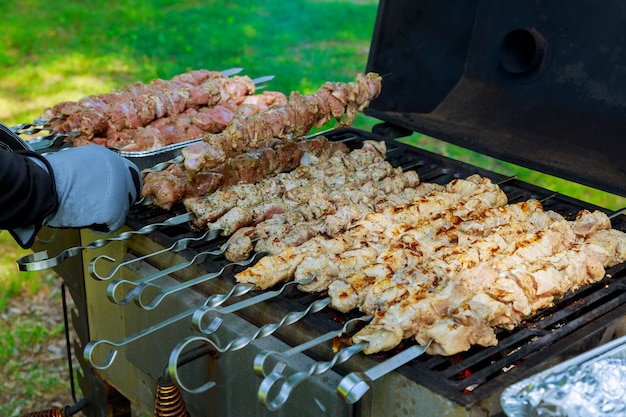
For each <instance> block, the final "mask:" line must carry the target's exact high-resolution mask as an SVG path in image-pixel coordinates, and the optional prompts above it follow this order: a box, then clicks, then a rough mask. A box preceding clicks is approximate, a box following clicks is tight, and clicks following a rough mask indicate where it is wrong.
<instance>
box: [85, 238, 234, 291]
mask: <svg viewBox="0 0 626 417" xmlns="http://www.w3.org/2000/svg"><path fill="white" fill-rule="evenodd" d="M216 237H217V236H216V235H215V233H214V232H213V231H212V230H207V231H206V232H204V234H203V235H202V236H199V237H186V238H183V239H180V240H178V241H176V242H175V243H174V244H172V245H171V246H170V247H168V248H165V249H161V250H159V251H156V252H152V253H149V254H147V255H144V256H140V257H138V258H134V259H131V260H128V261H125V262H120V263H119V264H117V265H115V266H114V267H113V268H112V269H111V270H110V271H109V272H108V273H107V274H106V275H101V274H100V273H99V272H98V271H97V270H96V269H97V268H96V263H97V262H98V261H100V260H105V261H107V262H116V260H115V258H112V257H110V256H108V255H98V256H96V257H95V258H93V259H92V260H91V262H89V266H88V269H89V274H90V275H91V276H92V277H93V278H94V279H96V280H98V281H108V280H109V279H111V278H113V276H114V275H115V274H116V273H117V272H118V271H119V270H120V269H121V268H122V267H126V266H128V265H130V264H133V263H135V262H140V261H144V260H146V259H148V258H151V257H154V256H157V255H161V254H163V253H167V252H172V253H177V252H180V251H182V250H185V249H187V248H188V247H189V245H191V244H192V243H196V242H203V241H210V240H213V239H215V238H216ZM223 252H224V250H220V251H216V252H215V255H220V254H222V253H223Z"/></svg>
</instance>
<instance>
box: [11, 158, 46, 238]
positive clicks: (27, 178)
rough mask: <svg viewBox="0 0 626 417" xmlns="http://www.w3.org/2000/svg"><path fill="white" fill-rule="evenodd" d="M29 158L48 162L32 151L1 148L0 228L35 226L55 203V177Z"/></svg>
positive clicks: (37, 227) (37, 226)
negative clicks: (10, 150)
mask: <svg viewBox="0 0 626 417" xmlns="http://www.w3.org/2000/svg"><path fill="white" fill-rule="evenodd" d="M27 155H28V156H30V157H34V158H37V159H39V160H41V161H42V162H43V163H44V164H46V165H47V161H45V160H44V159H43V158H42V157H40V156H39V155H38V154H36V153H34V152H28V151H17V152H9V151H6V150H4V149H2V148H0V229H5V230H10V229H15V228H19V227H26V226H31V225H35V227H36V229H37V230H39V228H40V227H41V223H42V222H43V219H44V218H45V217H46V216H47V215H48V214H50V213H52V212H53V211H54V210H56V207H57V205H58V203H57V195H56V190H55V186H54V179H53V178H52V176H51V175H50V174H48V172H47V171H46V170H45V169H44V168H43V167H41V166H39V165H38V164H37V163H35V162H34V161H33V160H32V159H31V158H29V157H28V156H27Z"/></svg>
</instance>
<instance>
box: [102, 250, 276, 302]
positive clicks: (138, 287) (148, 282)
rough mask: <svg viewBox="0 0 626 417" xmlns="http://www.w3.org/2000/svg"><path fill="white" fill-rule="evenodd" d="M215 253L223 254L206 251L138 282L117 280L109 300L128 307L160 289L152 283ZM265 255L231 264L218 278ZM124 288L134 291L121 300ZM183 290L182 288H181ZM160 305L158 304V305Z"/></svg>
mask: <svg viewBox="0 0 626 417" xmlns="http://www.w3.org/2000/svg"><path fill="white" fill-rule="evenodd" d="M215 253H221V250H219V251H205V252H200V253H198V254H197V255H195V256H194V257H193V258H192V259H190V260H189V261H186V262H181V263H179V264H177V265H173V266H171V267H169V268H165V269H162V270H159V271H157V272H155V273H153V274H150V275H147V276H145V277H143V278H141V279H138V280H136V281H130V280H126V279H115V280H113V281H111V283H110V284H109V285H108V286H107V291H106V293H107V297H108V298H109V300H110V301H111V302H113V303H115V304H117V305H126V304H128V303H130V302H131V301H132V300H133V299H139V298H140V297H141V294H142V292H143V291H145V289H146V288H147V287H148V286H151V287H153V288H158V289H160V288H159V287H157V286H156V285H154V284H152V281H155V280H157V279H159V278H163V277H164V276H166V275H169V274H172V273H174V272H177V271H180V270H181V269H184V268H187V267H189V266H191V265H194V264H197V263H202V262H204V261H206V260H207V259H208V258H209V257H211V256H215ZM264 254H265V253H255V254H254V255H253V256H252V257H250V259H247V260H245V261H241V262H233V263H230V264H228V265H226V266H224V267H223V268H222V270H221V271H219V272H218V274H217V276H220V275H222V274H223V273H224V271H225V270H227V269H230V268H234V267H236V266H247V265H249V264H250V263H252V262H254V261H255V260H256V257H257V256H259V255H260V256H263V255H264ZM213 275H214V274H207V275H203V276H202V277H200V278H198V279H196V280H192V281H193V283H192V284H189V285H188V286H192V285H196V284H198V283H200V282H202V281H203V280H205V279H207V276H208V277H210V278H208V279H212V278H214V276H213ZM185 284H186V283H183V284H181V286H183V285H185ZM122 286H130V287H132V289H130V290H129V291H127V292H126V294H125V295H124V297H123V298H121V299H120V298H119V297H118V293H119V291H118V289H119V288H121V287H122ZM181 289H182V288H181ZM157 304H158V303H157ZM138 305H139V306H142V303H141V302H138ZM147 306H148V309H150V303H148V304H147Z"/></svg>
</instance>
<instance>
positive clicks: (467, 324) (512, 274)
mask: <svg viewBox="0 0 626 417" xmlns="http://www.w3.org/2000/svg"><path fill="white" fill-rule="evenodd" d="M589 216H591V217H593V218H595V220H596V221H597V222H598V224H599V226H598V227H597V228H596V229H595V232H593V233H591V234H587V236H581V235H579V234H576V230H578V228H579V226H580V224H581V223H584V222H587V223H588V222H589V219H590V217H589ZM603 217H604V218H603ZM603 225H604V226H603ZM604 227H606V216H604V215H603V214H601V213H598V212H595V213H591V214H590V213H588V212H584V211H583V212H581V214H580V215H579V217H578V219H577V221H574V222H567V221H565V220H557V221H554V222H552V223H551V224H550V225H549V226H548V227H546V228H545V229H540V230H538V231H536V232H534V233H527V234H525V235H522V237H521V238H520V239H516V240H513V241H512V242H511V243H509V246H507V247H506V248H505V249H504V250H501V251H500V252H499V253H498V254H496V255H495V256H493V257H492V258H490V259H487V260H485V261H483V262H481V263H479V264H477V265H476V266H475V267H473V268H468V269H462V270H459V271H457V273H453V274H451V275H450V276H449V277H447V276H441V275H440V276H439V281H438V285H437V286H436V288H432V289H429V291H424V290H421V291H420V290H416V291H415V292H413V293H412V294H411V295H409V296H408V297H406V298H404V299H402V300H400V301H398V302H397V303H394V304H392V305H391V306H390V307H389V308H388V309H386V310H380V311H378V312H377V313H376V316H375V318H374V320H373V321H372V323H371V324H370V325H368V326H366V327H365V328H364V329H363V330H362V331H361V332H359V333H358V334H357V335H355V337H354V338H353V340H354V341H355V342H369V343H370V346H369V347H368V349H367V353H373V352H376V351H380V350H387V349H389V348H392V347H393V346H395V345H397V343H399V342H400V341H401V340H402V339H403V338H409V337H415V338H416V340H417V341H418V342H419V343H423V342H425V341H427V340H433V344H432V345H431V348H430V349H429V351H430V352H431V353H438V354H444V355H450V354H454V353H458V352H460V351H463V350H467V349H468V348H469V347H470V346H471V345H473V344H480V345H483V346H490V345H493V344H496V343H497V339H496V337H495V332H494V327H503V328H506V329H511V328H512V327H514V326H515V325H517V324H519V322H520V321H521V320H522V319H523V318H524V317H526V316H528V315H530V314H533V313H534V312H535V311H537V309H539V308H543V307H547V306H549V305H550V303H551V302H552V301H553V299H554V297H560V296H562V295H563V294H565V292H567V291H569V290H572V289H576V288H578V287H580V286H582V285H586V284H588V283H591V282H595V281H597V280H599V279H602V278H603V277H604V268H605V267H608V266H611V265H614V264H615V263H618V262H623V261H624V260H625V259H626V234H624V233H622V232H619V231H616V230H613V229H610V230H607V229H605V228H604Z"/></svg>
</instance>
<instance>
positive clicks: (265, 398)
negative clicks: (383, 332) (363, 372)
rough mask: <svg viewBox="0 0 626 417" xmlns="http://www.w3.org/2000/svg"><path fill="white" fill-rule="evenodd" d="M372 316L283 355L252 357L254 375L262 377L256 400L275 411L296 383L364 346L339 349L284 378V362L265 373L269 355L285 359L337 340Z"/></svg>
mask: <svg viewBox="0 0 626 417" xmlns="http://www.w3.org/2000/svg"><path fill="white" fill-rule="evenodd" d="M372 317H373V316H365V317H358V318H354V319H352V320H349V321H347V322H346V323H345V324H344V325H343V326H342V327H341V329H339V330H336V331H331V332H328V333H326V334H324V335H322V336H319V337H317V338H315V339H313V340H310V341H308V342H306V343H303V344H301V345H299V346H296V347H294V348H291V349H289V350H287V351H285V352H282V353H279V352H274V351H261V352H260V353H259V354H257V356H256V357H255V358H254V372H255V373H256V374H257V375H258V376H264V377H265V378H264V379H263V381H262V382H261V385H260V387H259V391H258V398H259V401H261V403H262V404H264V405H265V406H266V407H267V408H268V409H269V410H272V411H274V410H277V409H278V408H280V407H281V406H282V405H283V404H284V403H285V402H286V401H287V400H288V399H289V396H290V394H291V391H293V389H294V388H295V387H296V386H297V385H299V384H300V383H302V382H304V381H306V380H307V379H309V378H311V377H313V376H316V375H321V374H323V373H325V372H327V371H329V370H330V369H332V368H333V367H334V366H335V365H337V364H341V363H344V362H346V361H348V360H349V359H350V358H352V357H353V356H354V355H356V354H357V353H359V352H361V351H362V350H363V349H364V348H365V347H366V346H367V344H365V343H361V344H358V345H353V346H350V347H347V348H344V349H341V350H340V351H339V352H337V354H335V355H334V356H333V358H332V359H331V360H329V361H327V362H315V363H314V364H313V365H312V366H311V367H309V369H308V370H306V371H302V372H297V373H294V374H293V375H291V376H286V375H284V374H283V372H284V370H285V368H286V364H285V362H278V363H277V364H276V365H275V366H274V369H273V370H272V371H271V372H269V373H266V371H265V369H264V368H265V362H266V361H267V359H268V358H269V357H270V356H280V357H287V356H291V355H294V354H298V353H301V352H304V351H306V350H308V349H311V348H312V347H314V346H317V345H319V344H322V343H324V342H327V341H330V340H332V339H334V338H336V337H340V336H341V335H343V334H344V333H346V332H351V331H352V330H353V328H354V327H355V324H357V323H359V322H366V321H369V320H371V319H372ZM278 383H281V386H280V390H279V391H278V394H277V395H276V397H274V398H273V399H271V398H270V392H271V391H272V389H273V388H274V386H275V385H276V384H278Z"/></svg>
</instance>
